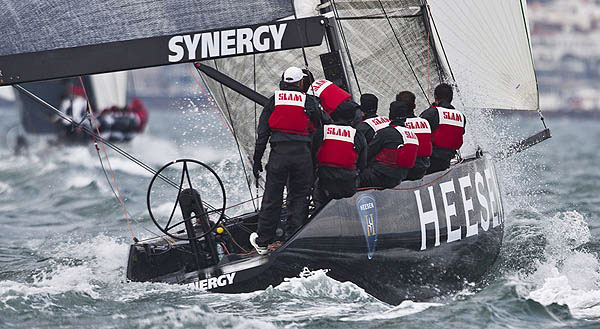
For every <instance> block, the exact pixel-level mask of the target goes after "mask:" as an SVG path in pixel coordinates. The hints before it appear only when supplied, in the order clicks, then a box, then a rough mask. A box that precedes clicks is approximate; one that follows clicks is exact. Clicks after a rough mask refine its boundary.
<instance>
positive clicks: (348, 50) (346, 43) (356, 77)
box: [331, 0, 362, 95]
mask: <svg viewBox="0 0 600 329" xmlns="http://www.w3.org/2000/svg"><path fill="white" fill-rule="evenodd" d="M331 3H333V14H334V16H335V21H336V24H337V25H338V28H339V29H340V35H341V36H342V42H343V43H344V49H345V50H346V54H348V61H349V62H350V68H351V69H352V75H354V80H355V81H356V86H357V87H358V93H359V94H361V95H362V90H361V89H360V83H359V82H358V75H357V74H356V69H355V68H354V61H352V55H351V54H350V48H348V42H347V41H346V34H345V33H344V27H343V26H342V23H341V21H340V14H339V12H338V10H337V5H336V3H335V0H331Z"/></svg>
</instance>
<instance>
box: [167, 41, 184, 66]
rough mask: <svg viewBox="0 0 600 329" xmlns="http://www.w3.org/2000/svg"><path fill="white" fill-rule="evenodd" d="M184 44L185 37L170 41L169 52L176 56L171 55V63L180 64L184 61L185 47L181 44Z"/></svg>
mask: <svg viewBox="0 0 600 329" xmlns="http://www.w3.org/2000/svg"><path fill="white" fill-rule="evenodd" d="M182 42H183V37H182V36H180V35H176V36H174V37H172V38H171V39H169V51H171V52H172V53H174V54H175V55H169V62H171V63H173V62H179V61H180V60H182V59H183V54H184V50H183V46H181V45H180V44H181V43H182Z"/></svg>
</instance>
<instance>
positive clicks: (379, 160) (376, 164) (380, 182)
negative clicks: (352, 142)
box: [359, 101, 419, 188]
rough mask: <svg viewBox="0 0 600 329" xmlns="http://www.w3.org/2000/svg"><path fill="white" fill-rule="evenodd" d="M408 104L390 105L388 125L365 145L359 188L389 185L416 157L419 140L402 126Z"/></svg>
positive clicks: (399, 178)
mask: <svg viewBox="0 0 600 329" xmlns="http://www.w3.org/2000/svg"><path fill="white" fill-rule="evenodd" d="M408 107H409V106H408V104H406V103H402V102H398V101H395V102H392V104H390V116H389V117H390V119H391V120H392V121H391V122H390V125H389V126H387V127H385V128H382V129H381V130H379V131H378V132H377V134H375V137H374V138H373V140H372V141H371V143H369V146H368V155H367V157H368V159H369V165H368V167H367V168H366V169H365V170H364V171H363V172H361V174H360V185H359V186H360V187H383V188H392V187H395V186H397V185H398V184H400V182H401V181H402V180H404V179H405V178H406V176H407V175H408V171H409V170H410V169H411V168H412V167H413V166H414V164H415V161H416V159H417V151H418V148H419V139H418V138H417V136H416V135H415V133H413V132H412V131H410V130H409V129H407V128H405V127H403V126H402V123H403V121H402V119H403V118H404V115H405V114H404V113H406V111H408Z"/></svg>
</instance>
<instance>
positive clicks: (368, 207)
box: [360, 202, 375, 210]
mask: <svg viewBox="0 0 600 329" xmlns="http://www.w3.org/2000/svg"><path fill="white" fill-rule="evenodd" d="M371 208H375V206H374V205H373V203H371V202H369V203H365V204H361V205H360V210H367V209H371Z"/></svg>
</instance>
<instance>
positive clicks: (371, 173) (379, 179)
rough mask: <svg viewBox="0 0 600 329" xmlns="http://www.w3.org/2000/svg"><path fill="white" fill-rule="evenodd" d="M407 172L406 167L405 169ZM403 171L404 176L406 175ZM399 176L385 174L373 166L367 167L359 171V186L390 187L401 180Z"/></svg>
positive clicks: (396, 184)
mask: <svg viewBox="0 0 600 329" xmlns="http://www.w3.org/2000/svg"><path fill="white" fill-rule="evenodd" d="M405 171H406V173H408V169H405ZM406 173H405V177H406ZM402 179H403V178H401V177H392V176H389V175H385V174H383V173H381V172H379V171H377V170H376V169H374V168H373V167H367V168H366V169H365V170H363V171H362V172H361V173H360V176H359V183H358V186H359V187H381V188H392V187H396V186H398V184H400V182H402Z"/></svg>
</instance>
